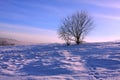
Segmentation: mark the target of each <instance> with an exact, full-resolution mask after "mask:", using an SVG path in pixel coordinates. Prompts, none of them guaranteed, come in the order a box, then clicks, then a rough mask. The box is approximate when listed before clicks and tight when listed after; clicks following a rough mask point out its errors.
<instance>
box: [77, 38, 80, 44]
mask: <svg viewBox="0 0 120 80" xmlns="http://www.w3.org/2000/svg"><path fill="white" fill-rule="evenodd" d="M76 44H77V45H79V44H80V40H79V37H77V39H76Z"/></svg>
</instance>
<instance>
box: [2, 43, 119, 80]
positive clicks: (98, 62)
mask: <svg viewBox="0 0 120 80" xmlns="http://www.w3.org/2000/svg"><path fill="white" fill-rule="evenodd" d="M0 80H120V43H119V42H116V43H113V42H111V43H86V44H82V45H71V46H65V45H59V44H48V45H47V44H46V45H30V46H27V45H26V46H4V47H0Z"/></svg>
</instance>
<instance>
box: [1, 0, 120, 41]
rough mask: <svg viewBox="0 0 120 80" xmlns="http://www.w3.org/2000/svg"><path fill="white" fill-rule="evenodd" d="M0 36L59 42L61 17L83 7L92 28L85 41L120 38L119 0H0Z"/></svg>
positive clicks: (23, 39)
mask: <svg viewBox="0 0 120 80" xmlns="http://www.w3.org/2000/svg"><path fill="white" fill-rule="evenodd" d="M0 5H1V7H0V37H4V38H12V39H17V40H20V41H27V42H35V43H46V42H47V43H49V42H52V43H53V42H61V40H60V39H58V35H57V29H58V28H59V25H60V23H61V20H62V19H63V18H64V17H66V16H68V15H71V14H73V13H74V12H76V11H80V10H86V11H88V13H89V14H90V15H91V16H92V17H93V19H94V23H95V28H94V29H93V31H92V32H91V33H90V34H89V35H88V36H87V37H86V38H85V41H88V42H99V41H102V42H103V41H115V40H120V31H119V30H120V0H0Z"/></svg>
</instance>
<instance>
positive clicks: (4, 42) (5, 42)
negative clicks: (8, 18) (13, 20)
mask: <svg viewBox="0 0 120 80" xmlns="http://www.w3.org/2000/svg"><path fill="white" fill-rule="evenodd" d="M8 45H15V44H14V43H9V42H7V41H1V42H0V46H8Z"/></svg>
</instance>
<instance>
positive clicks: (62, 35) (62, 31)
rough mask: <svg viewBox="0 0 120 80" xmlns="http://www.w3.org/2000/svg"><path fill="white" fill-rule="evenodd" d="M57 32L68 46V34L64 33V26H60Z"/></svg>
mask: <svg viewBox="0 0 120 80" xmlns="http://www.w3.org/2000/svg"><path fill="white" fill-rule="evenodd" d="M58 34H59V37H60V38H61V39H63V40H64V41H65V42H66V44H67V46H69V45H70V35H69V34H67V33H66V31H65V29H64V27H61V28H60V29H59V33H58Z"/></svg>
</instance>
